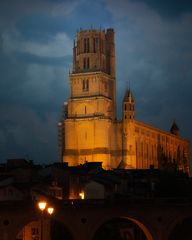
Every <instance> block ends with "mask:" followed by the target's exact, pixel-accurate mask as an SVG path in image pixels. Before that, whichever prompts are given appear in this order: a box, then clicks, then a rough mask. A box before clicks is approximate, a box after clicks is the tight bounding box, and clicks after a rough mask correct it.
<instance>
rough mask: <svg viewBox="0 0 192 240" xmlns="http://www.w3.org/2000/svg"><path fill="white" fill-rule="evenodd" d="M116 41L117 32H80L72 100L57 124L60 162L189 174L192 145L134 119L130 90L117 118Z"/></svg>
mask: <svg viewBox="0 0 192 240" xmlns="http://www.w3.org/2000/svg"><path fill="white" fill-rule="evenodd" d="M115 72H116V71H115V43H114V31H113V29H107V30H106V31H103V30H93V29H91V30H81V31H80V32H78V33H77V38H76V41H75V42H74V48H73V70H72V73H71V74H70V76H69V78H70V98H69V99H68V102H67V103H65V105H64V107H65V111H64V112H65V118H64V121H63V122H60V123H59V128H60V138H61V140H62V141H60V144H61V156H62V161H64V162H68V164H69V166H76V165H79V164H83V163H85V162H86V161H88V162H102V164H103V168H105V169H112V168H117V167H121V168H139V169H142V168H149V167H150V166H154V168H161V167H162V168H163V167H164V168H166V167H169V168H170V167H171V168H172V167H173V168H177V169H183V170H184V171H186V172H189V167H190V147H189V141H187V140H185V139H183V138H181V137H180V136H179V129H178V128H177V126H176V124H175V123H174V124H173V127H172V129H171V132H170V133H169V132H165V131H162V130H160V129H156V128H154V127H152V126H150V125H146V124H144V123H142V122H138V121H137V120H135V118H134V111H135V110H134V98H133V95H132V93H131V91H130V90H129V89H127V90H126V91H125V95H124V99H123V103H122V110H123V111H122V112H123V116H122V120H121V121H118V120H117V119H116V77H115V76H116V74H115Z"/></svg>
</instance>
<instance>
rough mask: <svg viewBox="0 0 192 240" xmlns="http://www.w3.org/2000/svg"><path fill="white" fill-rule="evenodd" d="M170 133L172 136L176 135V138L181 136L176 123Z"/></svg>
mask: <svg viewBox="0 0 192 240" xmlns="http://www.w3.org/2000/svg"><path fill="white" fill-rule="evenodd" d="M170 132H171V133H172V134H174V135H176V136H179V128H178V126H177V124H176V122H175V121H173V124H172V126H171V129H170Z"/></svg>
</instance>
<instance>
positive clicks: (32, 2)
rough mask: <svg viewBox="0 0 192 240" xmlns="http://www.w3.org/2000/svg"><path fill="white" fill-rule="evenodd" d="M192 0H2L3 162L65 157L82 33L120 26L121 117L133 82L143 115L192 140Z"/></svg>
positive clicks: (138, 110)
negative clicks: (65, 110) (61, 125)
mask: <svg viewBox="0 0 192 240" xmlns="http://www.w3.org/2000/svg"><path fill="white" fill-rule="evenodd" d="M191 26H192V1H191V0H182V1H181V0H161V1H159V0H118V1H117V0H1V1H0V73H1V75H0V162H5V160H6V159H7V158H16V157H17V158H19V157H26V158H28V159H33V160H34V161H35V162H36V163H43V162H44V163H51V162H54V161H57V160H58V156H57V155H58V154H57V153H58V149H57V122H58V120H59V119H60V117H61V109H62V105H63V102H64V101H66V100H67V98H68V97H69V81H68V72H69V69H71V60H72V45H73V39H74V38H75V34H76V31H78V29H80V28H90V27H93V28H102V29H103V28H108V27H112V28H114V29H115V34H116V56H117V59H116V62H117V98H118V109H119V110H118V118H121V99H122V96H123V94H124V88H125V86H126V85H127V82H128V81H129V82H131V88H132V91H133V93H134V96H135V101H136V118H137V119H138V120H141V121H144V122H146V123H150V124H153V125H154V126H155V127H158V128H162V129H164V130H169V129H170V126H171V124H172V121H173V120H174V119H175V120H176V122H177V123H178V126H179V127H180V129H181V135H182V136H184V137H186V138H189V139H191V140H192V111H191V107H192V94H191V91H192V27H191Z"/></svg>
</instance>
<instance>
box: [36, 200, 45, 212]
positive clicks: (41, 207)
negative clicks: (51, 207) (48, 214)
mask: <svg viewBox="0 0 192 240" xmlns="http://www.w3.org/2000/svg"><path fill="white" fill-rule="evenodd" d="M46 206H47V203H46V202H44V201H42V202H39V203H38V207H39V209H40V210H41V211H44V210H45V208H46Z"/></svg>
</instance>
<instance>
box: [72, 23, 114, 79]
mask: <svg viewBox="0 0 192 240" xmlns="http://www.w3.org/2000/svg"><path fill="white" fill-rule="evenodd" d="M97 71H101V72H104V73H107V74H109V75H110V76H111V77H112V78H115V43H114V30H113V29H112V28H109V29H107V30H96V29H90V30H80V31H79V32H78V33H77V36H76V40H75V41H74V48H73V73H84V72H97Z"/></svg>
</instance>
